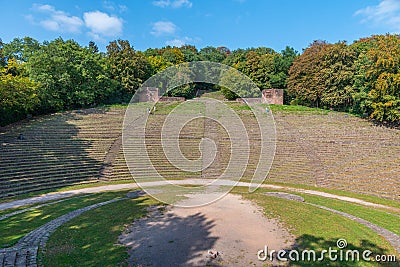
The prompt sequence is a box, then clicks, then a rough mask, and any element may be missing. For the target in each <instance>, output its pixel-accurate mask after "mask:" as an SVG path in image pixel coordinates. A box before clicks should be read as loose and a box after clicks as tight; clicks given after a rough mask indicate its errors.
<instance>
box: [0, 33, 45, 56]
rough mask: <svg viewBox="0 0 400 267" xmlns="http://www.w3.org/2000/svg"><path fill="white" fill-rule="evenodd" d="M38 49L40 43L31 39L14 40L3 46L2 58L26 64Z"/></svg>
mask: <svg viewBox="0 0 400 267" xmlns="http://www.w3.org/2000/svg"><path fill="white" fill-rule="evenodd" d="M39 49H40V43H39V42H38V41H37V40H35V39H33V38H31V37H24V38H15V39H14V40H12V41H11V42H10V43H8V44H5V45H4V56H6V57H7V58H15V59H16V60H18V61H23V62H27V61H28V60H29V58H30V57H31V56H32V55H33V54H34V53H35V52H36V51H38V50H39Z"/></svg>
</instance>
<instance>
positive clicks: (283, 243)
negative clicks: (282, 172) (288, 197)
mask: <svg viewBox="0 0 400 267" xmlns="http://www.w3.org/2000/svg"><path fill="white" fill-rule="evenodd" d="M202 197H203V195H201V194H199V195H196V196H194V197H191V198H190V201H193V198H202ZM194 201H195V200H194ZM293 240H294V238H293V237H292V236H290V235H289V233H288V232H287V231H286V230H285V229H283V228H282V227H280V226H279V225H278V223H277V221H275V220H270V219H267V218H265V217H264V216H263V215H262V213H261V212H260V209H259V208H258V207H257V206H255V205H254V204H253V203H252V202H250V201H248V200H243V199H242V198H241V197H240V196H238V195H232V194H228V195H226V196H225V197H224V198H223V199H221V200H219V201H217V202H216V203H213V204H210V205H207V206H203V207H199V208H178V207H168V208H167V210H165V211H164V212H162V211H159V210H158V209H155V210H153V211H152V212H150V216H149V217H147V218H144V219H141V220H138V221H136V222H135V223H134V224H133V225H132V226H130V228H129V231H128V232H127V233H124V234H123V235H122V236H121V237H120V239H119V241H120V242H121V243H122V244H124V245H126V246H127V247H128V248H129V254H130V262H131V263H135V264H138V265H139V266H262V265H263V262H261V261H258V259H257V252H258V251H259V250H261V249H263V248H264V246H265V245H267V246H268V247H269V248H270V249H278V250H279V249H284V248H289V247H290V246H291V245H292V244H293ZM209 250H211V252H209ZM217 251H218V254H219V256H217V257H216V258H215V259H213V256H212V255H213V253H215V252H217ZM135 266H136V265H135Z"/></svg>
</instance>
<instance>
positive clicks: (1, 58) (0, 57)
mask: <svg viewBox="0 0 400 267" xmlns="http://www.w3.org/2000/svg"><path fill="white" fill-rule="evenodd" d="M5 65H6V59H5V55H4V43H3V40H1V38H0V68H1V67H4V66H5Z"/></svg>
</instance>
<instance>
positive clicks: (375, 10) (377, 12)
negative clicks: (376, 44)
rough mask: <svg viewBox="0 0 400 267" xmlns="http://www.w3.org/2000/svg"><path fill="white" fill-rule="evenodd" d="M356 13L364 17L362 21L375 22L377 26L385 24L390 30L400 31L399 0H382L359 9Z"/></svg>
mask: <svg viewBox="0 0 400 267" xmlns="http://www.w3.org/2000/svg"><path fill="white" fill-rule="evenodd" d="M355 15H356V16H363V17H364V18H363V20H362V21H361V22H362V23H373V24H374V25H375V26H385V27H389V28H390V30H394V31H400V1H399V0H381V2H380V3H379V4H378V5H376V6H367V7H365V8H363V9H360V10H357V11H356V12H355Z"/></svg>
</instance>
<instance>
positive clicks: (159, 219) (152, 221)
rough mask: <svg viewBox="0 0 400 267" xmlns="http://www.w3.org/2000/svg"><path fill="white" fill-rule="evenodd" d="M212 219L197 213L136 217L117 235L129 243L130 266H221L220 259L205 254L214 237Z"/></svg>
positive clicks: (127, 244) (212, 245)
mask: <svg viewBox="0 0 400 267" xmlns="http://www.w3.org/2000/svg"><path fill="white" fill-rule="evenodd" d="M214 226H215V222H214V221H212V220H208V219H207V218H206V217H205V215H203V214H201V213H197V214H194V215H190V216H187V217H180V216H177V215H174V214H171V213H166V214H162V213H161V212H159V215H156V216H151V217H150V218H145V219H141V220H138V221H136V222H135V223H134V225H133V226H132V227H131V228H130V229H129V230H130V232H129V233H127V234H124V235H123V237H122V238H120V242H122V243H123V244H125V245H126V246H128V247H129V254H130V258H129V263H130V266H220V259H218V258H217V259H214V260H212V259H209V258H207V253H208V250H211V249H213V247H214V245H215V243H216V241H217V240H218V238H217V237H213V236H211V229H212V228H213V227H214Z"/></svg>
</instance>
